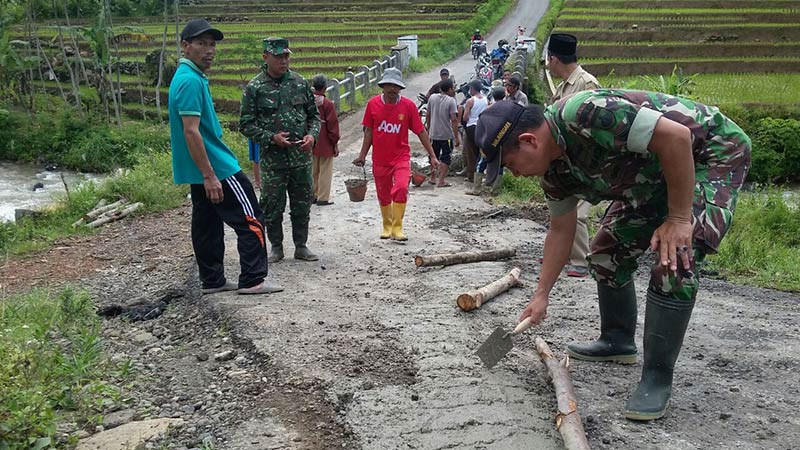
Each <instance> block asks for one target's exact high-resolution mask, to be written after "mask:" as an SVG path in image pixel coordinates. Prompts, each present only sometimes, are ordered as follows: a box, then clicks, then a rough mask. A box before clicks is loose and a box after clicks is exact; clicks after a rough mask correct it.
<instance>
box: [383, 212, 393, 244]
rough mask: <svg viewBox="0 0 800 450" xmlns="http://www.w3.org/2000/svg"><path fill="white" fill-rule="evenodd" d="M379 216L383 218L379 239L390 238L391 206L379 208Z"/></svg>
mask: <svg viewBox="0 0 800 450" xmlns="http://www.w3.org/2000/svg"><path fill="white" fill-rule="evenodd" d="M381 216H382V217H383V232H382V233H381V239H389V238H390V237H392V204H391V203H389V204H388V205H386V206H381Z"/></svg>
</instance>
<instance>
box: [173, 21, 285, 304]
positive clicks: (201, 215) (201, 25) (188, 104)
mask: <svg viewBox="0 0 800 450" xmlns="http://www.w3.org/2000/svg"><path fill="white" fill-rule="evenodd" d="M222 38H223V35H222V32H220V31H219V30H217V29H214V28H212V27H211V25H209V23H208V22H206V21H205V20H203V19H198V20H191V21H189V22H188V23H187V24H186V26H185V27H184V28H183V31H182V32H181V48H182V49H183V58H181V59H180V62H179V65H178V69H177V70H176V72H175V76H174V77H173V79H172V82H171V84H170V87H169V125H170V144H171V147H172V173H173V179H174V181H175V184H188V185H190V191H191V196H192V247H193V248H194V254H195V259H196V260H197V266H198V269H199V273H200V282H201V283H202V292H203V294H213V293H215V292H222V291H232V290H238V293H239V294H267V293H271V292H279V291H281V290H283V289H282V288H281V287H280V286H273V285H269V284H267V283H266V282H265V281H264V278H266V276H267V248H266V245H265V239H264V226H263V225H262V224H261V222H260V221H259V216H260V215H261V210H260V209H259V207H258V201H257V200H256V194H255V191H253V185H252V184H250V180H248V179H247V176H246V175H245V174H244V172H242V169H241V168H240V167H239V162H238V161H237V160H236V156H234V154H233V152H232V151H231V150H230V148H228V146H227V145H225V143H224V142H222V127H220V124H219V119H218V118H217V113H216V111H214V102H213V101H212V99H211V91H209V89H208V78H206V76H205V72H206V71H208V69H209V68H211V64H212V62H213V61H214V55H215V54H216V46H217V41H221V40H222ZM223 224H228V226H230V227H231V228H233V229H234V231H236V235H237V239H238V241H239V245H238V249H239V265H240V267H241V273H240V275H239V282H238V284H237V283H232V282H229V281H226V279H225V264H224V255H225V236H224V225H223Z"/></svg>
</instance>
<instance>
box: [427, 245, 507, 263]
mask: <svg viewBox="0 0 800 450" xmlns="http://www.w3.org/2000/svg"><path fill="white" fill-rule="evenodd" d="M516 254H517V251H516V250H515V249H513V248H502V249H497V250H486V251H479V252H461V253H448V254H444V255H428V256H422V255H417V256H415V257H414V264H416V265H417V267H427V266H452V265H453V264H465V263H472V262H478V261H497V260H499V259H506V258H511V257H512V256H514V255H516Z"/></svg>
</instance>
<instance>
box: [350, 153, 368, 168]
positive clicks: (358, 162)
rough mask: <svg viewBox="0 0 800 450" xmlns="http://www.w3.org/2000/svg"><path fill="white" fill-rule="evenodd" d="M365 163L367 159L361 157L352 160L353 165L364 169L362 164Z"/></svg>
mask: <svg viewBox="0 0 800 450" xmlns="http://www.w3.org/2000/svg"><path fill="white" fill-rule="evenodd" d="M366 161H367V157H366V156H363V155H358V156H357V157H356V159H354V160H353V165H354V166H358V167H364V163H365V162H366Z"/></svg>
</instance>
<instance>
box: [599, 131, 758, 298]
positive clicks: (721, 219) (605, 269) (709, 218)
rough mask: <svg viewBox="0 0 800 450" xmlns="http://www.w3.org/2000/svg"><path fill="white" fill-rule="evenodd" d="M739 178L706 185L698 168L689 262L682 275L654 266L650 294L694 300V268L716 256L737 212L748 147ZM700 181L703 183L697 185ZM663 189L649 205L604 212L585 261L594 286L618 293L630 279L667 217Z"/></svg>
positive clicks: (617, 204)
mask: <svg viewBox="0 0 800 450" xmlns="http://www.w3.org/2000/svg"><path fill="white" fill-rule="evenodd" d="M747 150H748V152H747V155H748V157H747V158H746V163H745V164H744V166H743V167H741V168H740V170H741V171H743V172H744V173H743V174H739V175H738V176H736V177H735V178H736V179H735V180H733V182H732V181H731V180H730V179H727V180H724V181H721V180H719V179H717V180H708V177H707V176H706V175H707V173H705V172H704V171H703V170H702V168H701V169H700V170H699V171H698V174H697V175H696V177H695V178H696V180H698V182H697V184H696V185H695V190H694V199H693V202H692V216H693V217H692V224H693V227H694V230H693V233H692V241H693V242H692V248H693V251H694V255H693V256H694V257H693V258H692V260H691V267H690V268H689V269H688V270H687V269H684V268H682V267H681V264H678V270H677V272H672V271H671V270H669V268H668V267H664V266H662V265H661V263H660V261H656V262H655V264H654V265H653V267H652V268H651V271H650V285H649V288H650V289H653V290H655V291H657V292H660V293H663V294H665V295H669V296H672V297H673V298H676V299H680V300H694V299H695V297H696V295H697V289H698V287H699V280H698V276H697V271H696V270H695V266H696V264H697V263H698V262H701V261H702V260H703V259H704V258H705V257H706V255H707V254H709V253H715V252H716V251H717V248H718V247H719V245H720V243H721V242H722V238H723V237H724V236H725V233H726V232H727V231H728V229H729V228H730V225H731V220H732V219H733V212H734V210H735V209H736V199H737V196H738V190H739V188H740V187H741V184H742V182H743V181H744V176H745V175H746V173H747V169H748V167H749V147H748V149H747ZM699 180H702V181H699ZM667 213H668V210H667V192H666V185H662V187H661V188H660V189H657V190H656V191H655V192H654V195H653V196H652V197H650V198H649V201H648V202H647V203H644V204H640V205H636V206H633V205H632V204H630V203H628V202H623V201H614V202H612V203H611V205H610V206H609V207H608V209H607V210H606V214H605V216H604V217H603V220H602V221H601V226H600V229H599V230H598V232H597V235H596V236H595V238H594V239H593V240H592V248H591V253H590V254H589V255H588V256H587V261H588V262H589V269H590V272H591V273H592V276H593V277H594V278H595V280H597V282H598V283H603V284H606V285H609V286H611V287H615V288H619V287H622V286H625V285H627V284H628V283H630V282H631V280H632V279H633V275H634V272H636V269H637V268H638V259H639V257H640V256H641V255H642V254H643V253H644V252H645V251H646V250H647V249H648V248H649V246H650V238H651V237H652V236H653V233H654V232H655V230H656V228H658V227H659V226H661V224H662V223H664V220H665V219H666V217H667Z"/></svg>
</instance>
